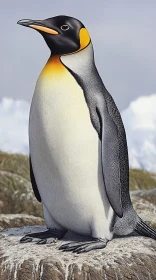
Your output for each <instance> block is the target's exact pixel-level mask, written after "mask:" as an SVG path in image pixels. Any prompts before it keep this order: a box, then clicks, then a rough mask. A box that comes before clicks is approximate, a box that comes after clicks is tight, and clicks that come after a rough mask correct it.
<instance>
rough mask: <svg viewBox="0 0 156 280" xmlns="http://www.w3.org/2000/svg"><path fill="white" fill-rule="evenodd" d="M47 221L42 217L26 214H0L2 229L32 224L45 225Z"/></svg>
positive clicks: (0, 228) (0, 229)
mask: <svg viewBox="0 0 156 280" xmlns="http://www.w3.org/2000/svg"><path fill="white" fill-rule="evenodd" d="M44 224H45V222H44V220H43V219H42V218H40V217H35V216H32V215H26V214H0V231H2V230H4V229H6V228H13V227H23V226H27V225H29V226H32V225H44Z"/></svg>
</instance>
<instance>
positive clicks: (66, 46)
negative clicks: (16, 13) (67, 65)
mask: <svg viewBox="0 0 156 280" xmlns="http://www.w3.org/2000/svg"><path fill="white" fill-rule="evenodd" d="M17 23H18V24H20V25H23V26H26V27H30V28H33V29H35V30H37V31H38V32H39V33H40V34H41V35H42V36H43V38H44V40H45V41H46V43H47V45H48V47H49V48H50V50H51V53H52V55H66V54H70V53H74V52H78V51H81V50H82V49H84V48H85V47H86V46H87V45H89V43H90V41H91V39H90V36H89V33H88V31H87V29H86V28H85V26H84V25H83V24H82V23H81V22H80V21H79V20H77V19H75V18H73V17H68V16H56V17H52V18H48V19H44V20H19V21H18V22H17Z"/></svg>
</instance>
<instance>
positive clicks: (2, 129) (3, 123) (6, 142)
mask: <svg viewBox="0 0 156 280" xmlns="http://www.w3.org/2000/svg"><path fill="white" fill-rule="evenodd" d="M29 108H30V105H29V103H28V102H26V101H23V100H13V99H11V98H3V99H2V100H1V102H0V150H2V151H6V152H14V153H28V120H29Z"/></svg>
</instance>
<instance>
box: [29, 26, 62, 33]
mask: <svg viewBox="0 0 156 280" xmlns="http://www.w3.org/2000/svg"><path fill="white" fill-rule="evenodd" d="M29 26H30V27H32V28H34V29H36V30H40V31H43V32H46V33H49V34H53V35H56V34H58V32H57V31H56V30H53V29H51V28H48V27H44V26H40V25H35V24H30V25H29Z"/></svg>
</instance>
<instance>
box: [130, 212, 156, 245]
mask: <svg viewBox="0 0 156 280" xmlns="http://www.w3.org/2000/svg"><path fill="white" fill-rule="evenodd" d="M135 231H137V232H138V233H140V234H141V235H143V236H147V237H150V238H153V239H155V240H156V231H155V230H154V229H153V228H151V227H150V226H148V225H147V224H146V223H145V222H144V221H143V220H142V219H141V218H140V217H139V220H138V221H137V224H136V226H135Z"/></svg>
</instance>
